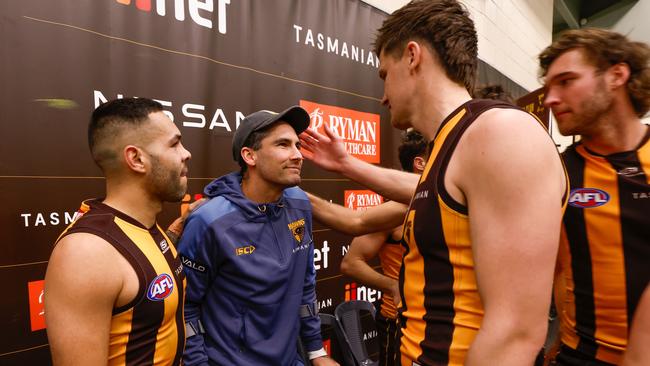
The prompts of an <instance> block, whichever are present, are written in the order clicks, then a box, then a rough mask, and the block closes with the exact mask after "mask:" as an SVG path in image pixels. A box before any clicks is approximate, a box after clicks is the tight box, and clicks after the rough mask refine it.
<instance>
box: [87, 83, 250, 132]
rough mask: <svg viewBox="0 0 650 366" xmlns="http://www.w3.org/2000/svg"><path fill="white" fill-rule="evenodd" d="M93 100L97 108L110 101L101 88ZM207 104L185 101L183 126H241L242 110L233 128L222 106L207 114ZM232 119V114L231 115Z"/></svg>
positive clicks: (229, 128) (228, 128)
mask: <svg viewBox="0 0 650 366" xmlns="http://www.w3.org/2000/svg"><path fill="white" fill-rule="evenodd" d="M122 98H124V95H123V94H117V95H116V99H122ZM93 100H94V102H95V108H97V107H98V106H99V105H100V104H102V103H106V102H107V101H108V98H107V97H106V96H105V95H104V93H103V92H101V91H99V90H93ZM155 100H156V101H157V102H159V103H160V104H162V105H163V107H165V108H172V107H173V106H175V105H176V104H175V103H173V102H171V101H167V100H160V99H155ZM205 112H206V111H205V106H204V105H202V104H195V103H185V104H183V105H182V106H181V114H182V117H183V120H182V121H181V122H180V123H181V124H182V126H183V127H188V128H206V126H207V128H208V129H209V130H213V129H215V128H223V129H224V130H226V131H228V132H232V131H233V130H234V129H237V128H239V124H240V123H241V121H242V120H243V119H244V117H245V115H244V113H242V112H240V111H235V113H234V120H235V126H234V127H235V128H234V129H233V128H232V126H231V123H230V122H228V119H227V118H226V113H225V112H224V110H223V109H222V108H217V109H216V110H215V111H214V112H209V111H208V113H207V114H206V113H205ZM163 113H165V114H166V115H167V117H169V119H171V120H172V121H174V117H175V116H174V114H173V113H172V112H171V111H169V110H164V111H163ZM208 118H210V123H209V124H208ZM231 121H232V116H231Z"/></svg>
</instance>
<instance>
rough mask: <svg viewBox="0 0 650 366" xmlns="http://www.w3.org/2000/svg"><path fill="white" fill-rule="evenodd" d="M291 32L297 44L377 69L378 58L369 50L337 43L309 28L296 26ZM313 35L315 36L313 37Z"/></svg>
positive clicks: (349, 44) (336, 40)
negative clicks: (293, 33)
mask: <svg viewBox="0 0 650 366" xmlns="http://www.w3.org/2000/svg"><path fill="white" fill-rule="evenodd" d="M293 30H294V32H295V36H296V37H295V40H296V43H298V44H304V45H306V46H311V47H313V48H317V49H319V50H321V51H323V52H326V53H333V54H335V55H339V56H341V57H345V58H347V59H349V60H352V61H355V62H359V63H361V64H364V65H367V66H372V67H374V68H379V58H378V57H377V55H375V53H374V52H372V51H370V50H366V49H364V48H362V47H359V46H357V45H354V44H351V43H348V42H345V41H342V42H339V40H338V39H337V38H334V37H330V36H329V35H324V34H322V33H319V32H315V31H313V30H311V29H309V28H306V29H305V28H303V27H302V26H300V25H297V24H294V25H293ZM314 35H316V36H315V37H314ZM339 46H340V47H339Z"/></svg>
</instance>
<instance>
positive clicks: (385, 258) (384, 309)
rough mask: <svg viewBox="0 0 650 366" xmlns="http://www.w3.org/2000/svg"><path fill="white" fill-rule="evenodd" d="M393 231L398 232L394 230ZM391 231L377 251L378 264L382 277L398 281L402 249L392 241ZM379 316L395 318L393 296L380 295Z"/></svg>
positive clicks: (397, 243)
mask: <svg viewBox="0 0 650 366" xmlns="http://www.w3.org/2000/svg"><path fill="white" fill-rule="evenodd" d="M395 230H398V228H396V229H395ZM392 236H393V231H390V232H389V234H388V237H387V238H386V242H385V243H384V245H382V246H381V249H380V250H379V262H380V263H381V270H382V272H383V273H384V276H386V277H390V278H392V279H395V280H397V279H399V269H400V267H401V266H402V256H403V255H404V247H403V246H402V244H401V242H400V241H398V240H394V239H393V237H392ZM380 311H381V315H383V316H384V317H386V318H388V319H395V318H397V308H396V307H395V303H394V302H393V295H392V294H389V293H388V292H384V293H382V294H381V309H380Z"/></svg>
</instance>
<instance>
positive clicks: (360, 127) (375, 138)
mask: <svg viewBox="0 0 650 366" xmlns="http://www.w3.org/2000/svg"><path fill="white" fill-rule="evenodd" d="M300 106H301V107H303V108H304V109H305V110H306V111H307V113H309V115H310V116H311V125H310V127H311V128H313V129H315V130H317V131H318V132H320V133H323V134H324V133H325V129H324V127H323V125H324V124H327V127H329V129H330V130H331V131H333V132H334V133H336V134H337V135H338V136H340V137H341V138H342V139H343V141H344V142H345V149H346V150H347V152H348V153H349V154H351V155H353V156H355V157H357V158H359V159H361V160H363V161H367V162H369V163H379V126H380V125H379V119H380V118H379V115H378V114H374V113H366V112H359V111H355V110H352V109H346V108H341V107H336V106H332V105H327V104H318V103H315V102H310V101H307V100H301V101H300ZM305 155H308V153H306V154H305Z"/></svg>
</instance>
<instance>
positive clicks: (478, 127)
mask: <svg viewBox="0 0 650 366" xmlns="http://www.w3.org/2000/svg"><path fill="white" fill-rule="evenodd" d="M459 163H460V164H459ZM448 171H449V172H450V174H451V177H450V179H451V180H452V185H454V186H456V187H458V188H459V191H465V189H467V188H468V186H470V185H476V184H480V185H485V183H486V182H493V183H494V184H495V185H496V186H498V187H504V188H505V189H509V187H513V186H517V185H520V186H521V185H531V188H532V187H533V186H545V187H548V184H552V187H553V188H551V189H550V190H551V191H552V192H553V193H552V194H561V193H562V192H563V190H564V188H565V185H566V178H565V174H564V169H563V167H562V161H561V158H560V155H559V153H558V151H557V147H556V146H555V143H554V142H553V140H552V139H551V137H550V136H549V134H548V132H547V131H546V130H545V129H544V128H543V126H542V125H541V124H540V123H539V121H538V120H537V119H535V118H534V117H533V116H531V115H530V114H528V113H526V112H524V111H521V110H518V109H503V108H495V109H491V110H488V111H486V112H484V113H483V114H481V115H480V116H479V117H478V118H477V119H476V121H475V122H474V123H472V125H471V126H470V127H469V128H468V129H467V131H466V132H465V133H464V134H463V136H462V137H461V139H460V141H459V143H458V146H457V147H456V151H455V152H454V156H453V157H452V161H451V162H450V165H449V168H448ZM446 182H447V179H446ZM496 186H495V187H492V188H493V189H495V188H497V187H496ZM486 188H487V187H486ZM451 191H452V192H453V188H452V189H451ZM549 193H550V192H549ZM452 194H453V193H452ZM457 195H458V196H462V194H460V192H457ZM558 201H559V199H558Z"/></svg>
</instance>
